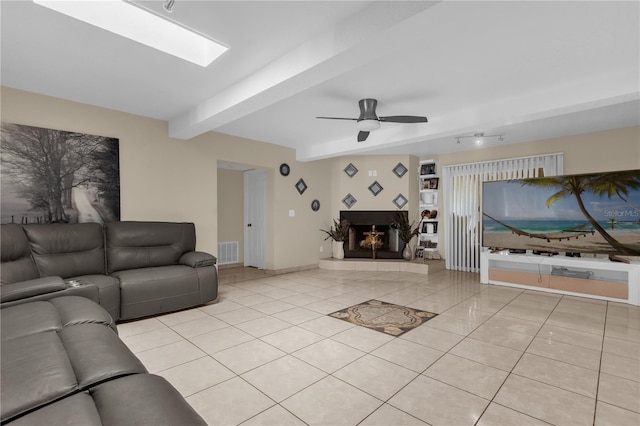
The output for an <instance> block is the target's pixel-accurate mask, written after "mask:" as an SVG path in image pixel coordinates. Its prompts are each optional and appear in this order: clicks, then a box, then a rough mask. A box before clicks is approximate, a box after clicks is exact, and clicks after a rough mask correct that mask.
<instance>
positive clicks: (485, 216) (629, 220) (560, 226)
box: [482, 170, 640, 256]
mask: <svg viewBox="0 0 640 426" xmlns="http://www.w3.org/2000/svg"><path fill="white" fill-rule="evenodd" d="M482 245H483V247H490V248H494V249H513V250H537V251H544V252H565V253H602V254H613V255H628V256H640V170H626V171H617V172H603V173H590V174H581V175H564V176H552V177H542V178H531V179H516V180H502V181H493V182H484V183H483V187H482Z"/></svg>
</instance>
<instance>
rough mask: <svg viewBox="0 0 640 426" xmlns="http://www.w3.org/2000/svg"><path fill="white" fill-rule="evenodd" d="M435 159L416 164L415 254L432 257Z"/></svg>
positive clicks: (436, 178) (435, 229) (435, 221)
mask: <svg viewBox="0 0 640 426" xmlns="http://www.w3.org/2000/svg"><path fill="white" fill-rule="evenodd" d="M438 173H439V167H438V162H437V161H436V160H423V161H420V165H419V166H418V188H419V194H418V195H419V211H418V213H419V216H418V217H420V223H419V225H418V232H419V233H418V244H417V245H416V256H417V257H422V258H427V259H433V258H440V255H439V253H438V219H439V212H438V187H439V186H440V177H439V176H438Z"/></svg>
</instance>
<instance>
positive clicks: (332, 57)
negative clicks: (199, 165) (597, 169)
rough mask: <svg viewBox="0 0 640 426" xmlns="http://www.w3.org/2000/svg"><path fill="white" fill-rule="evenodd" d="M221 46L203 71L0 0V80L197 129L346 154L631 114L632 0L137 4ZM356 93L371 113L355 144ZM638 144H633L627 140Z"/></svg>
mask: <svg viewBox="0 0 640 426" xmlns="http://www.w3.org/2000/svg"><path fill="white" fill-rule="evenodd" d="M135 3H137V4H139V5H142V6H144V7H146V8H148V9H150V10H152V11H155V12H156V13H158V14H162V15H164V16H167V17H168V18H169V19H172V20H175V21H177V22H179V23H181V24H182V25H184V26H187V27H189V28H192V29H194V30H197V31H199V32H201V33H204V34H206V35H208V36H209V37H211V38H213V39H216V40H217V41H219V42H222V43H223V44H225V45H227V46H229V50H228V51H227V53H225V54H224V55H223V56H222V57H221V58H219V59H218V60H217V61H215V62H214V63H212V64H211V65H209V66H208V67H207V68H201V67H199V66H197V65H193V64H191V63H188V62H185V61H182V60H180V59H177V58H175V57H173V56H169V55H166V54H163V53H160V52H158V51H155V50H153V49H150V48H148V47H145V46H143V45H140V44H137V43H135V42H132V41H130V40H127V39H124V38H121V37H119V36H116V35H113V34H111V33H108V32H105V31H103V30H100V29H97V28H94V27H92V26H90V25H87V24H84V23H82V22H79V21H75V20H73V19H71V18H68V17H66V16H63V15H60V14H58V13H56V12H53V11H51V10H48V9H46V8H43V7H40V6H37V5H35V4H33V3H32V2H31V1H28V0H24V1H2V2H1V3H0V8H1V9H0V14H1V38H2V44H1V54H2V57H1V60H2V61H1V74H0V76H1V83H2V85H4V86H8V87H14V88H18V89H23V90H28V91H32V92H36V93H42V94H45V95H50V96H55V97H59V98H64V99H70V100H73V101H78V102H83V103H87V104H91V105H97V106H101V107H106V108H112V109H115V110H120V111H125V112H129V113H134V114H139V115H142V116H147V117H152V118H156V119H161V120H167V121H168V122H169V134H170V135H171V136H172V137H176V138H180V139H185V143H189V142H188V139H189V138H192V137H194V136H197V135H199V134H202V133H204V132H206V131H209V130H214V131H217V132H221V133H226V134H231V135H237V136H242V137H246V138H251V139H255V140H259V141H264V142H269V143H273V144H278V145H284V146H287V147H291V148H295V149H296V153H297V158H298V159H299V160H301V161H308V160H314V159H320V158H328V157H334V156H340V155H345V154H359V153H367V154H413V155H417V156H426V155H436V154H442V153H449V152H456V151H462V150H469V149H477V147H476V146H475V142H474V141H473V140H472V139H463V140H462V141H461V143H460V144H458V143H456V139H455V136H459V135H471V134H474V133H477V132H484V133H485V134H495V133H501V134H504V141H503V142H500V141H498V140H497V138H493V139H492V140H487V141H485V143H484V145H483V146H490V145H497V144H509V143H519V142H526V141H531V140H539V139H545V138H551V137H557V136H565V135H571V134H579V133H586V132H592V131H598V130H606V129H612V128H619V127H627V126H634V125H640V2H637V1H626V2H612V1H610V2H606V1H593V2H592V1H566V2H546V1H533V2H525V1H496V2H488V1H444V2H424V1H277V2H276V1H186V0H177V1H176V4H175V8H174V12H173V13H172V14H170V15H169V14H167V13H166V12H164V11H163V9H162V2H161V1H136V2H135ZM361 98H376V99H378V101H379V102H378V110H377V111H378V114H379V115H381V116H385V115H426V116H427V117H428V118H429V122H428V123H426V124H425V123H421V124H393V123H383V124H382V126H381V128H380V129H378V130H376V131H374V132H372V133H371V135H370V136H369V138H368V139H367V140H366V141H365V142H362V143H358V142H357V141H356V134H357V130H356V128H355V123H354V122H352V121H342V120H335V121H334V120H318V119H316V118H315V117H316V116H338V117H357V116H358V114H359V111H358V106H357V102H358V100H359V99H361ZM638 143H640V141H638Z"/></svg>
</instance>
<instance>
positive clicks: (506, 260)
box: [480, 251, 640, 305]
mask: <svg viewBox="0 0 640 426" xmlns="http://www.w3.org/2000/svg"><path fill="white" fill-rule="evenodd" d="M480 282H481V283H483V284H499V285H506V286H511V287H518V288H526V289H531V290H540V291H547V292H552V293H561V294H569V295H574V296H581V297H590V298H596V299H604V300H610V301H614V302H622V303H629V304H632V305H640V263H638V262H635V263H630V264H627V263H620V262H612V261H610V260H608V259H600V258H584V257H566V256H560V255H557V256H538V255H530V254H509V253H504V252H500V253H491V252H488V251H485V252H482V253H480Z"/></svg>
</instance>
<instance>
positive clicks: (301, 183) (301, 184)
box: [296, 178, 307, 195]
mask: <svg viewBox="0 0 640 426" xmlns="http://www.w3.org/2000/svg"><path fill="white" fill-rule="evenodd" d="M296 189H297V190H298V192H299V193H300V195H302V193H303V192H304V191H306V190H307V184H306V183H304V180H303V179H302V178H300V180H299V181H298V183H296Z"/></svg>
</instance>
